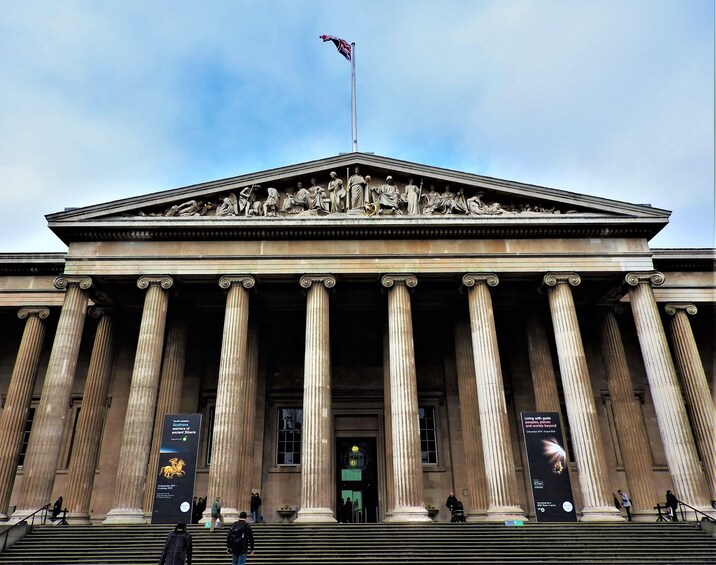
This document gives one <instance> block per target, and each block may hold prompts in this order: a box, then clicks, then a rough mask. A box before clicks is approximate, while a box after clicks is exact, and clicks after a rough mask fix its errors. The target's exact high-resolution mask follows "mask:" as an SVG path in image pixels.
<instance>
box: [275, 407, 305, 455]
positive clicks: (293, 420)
mask: <svg viewBox="0 0 716 565" xmlns="http://www.w3.org/2000/svg"><path fill="white" fill-rule="evenodd" d="M302 427H303V409H302V408H279V409H278V425H277V427H276V430H277V434H276V465H300V464H301V428H302Z"/></svg>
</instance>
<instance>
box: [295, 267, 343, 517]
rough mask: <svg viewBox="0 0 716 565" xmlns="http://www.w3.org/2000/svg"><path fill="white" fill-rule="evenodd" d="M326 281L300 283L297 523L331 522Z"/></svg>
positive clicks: (303, 280) (329, 279) (328, 277)
mask: <svg viewBox="0 0 716 565" xmlns="http://www.w3.org/2000/svg"><path fill="white" fill-rule="evenodd" d="M335 284H336V279H335V278H334V277H332V276H331V275H311V276H303V277H301V286H302V287H303V288H305V289H307V292H308V297H307V304H306V357H305V361H304V371H303V432H302V435H301V440H302V443H301V508H300V510H299V511H298V514H297V516H296V521H297V522H335V521H336V519H335V517H334V515H333V510H332V509H331V501H332V500H333V488H332V487H333V473H332V471H331V469H332V468H333V449H331V446H332V435H331V434H332V431H333V411H332V410H331V347H330V329H329V310H328V309H329V299H328V290H327V289H328V288H332V287H333V286H335Z"/></svg>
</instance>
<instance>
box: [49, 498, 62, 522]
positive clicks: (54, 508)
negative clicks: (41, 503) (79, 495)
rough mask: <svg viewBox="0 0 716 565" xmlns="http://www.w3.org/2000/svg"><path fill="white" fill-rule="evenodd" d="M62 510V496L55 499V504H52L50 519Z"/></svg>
mask: <svg viewBox="0 0 716 565" xmlns="http://www.w3.org/2000/svg"><path fill="white" fill-rule="evenodd" d="M61 512H62V497H60V498H58V499H57V500H55V504H54V505H53V506H52V518H50V520H52V521H55V520H56V519H57V517H58V516H59V515H60V513H61Z"/></svg>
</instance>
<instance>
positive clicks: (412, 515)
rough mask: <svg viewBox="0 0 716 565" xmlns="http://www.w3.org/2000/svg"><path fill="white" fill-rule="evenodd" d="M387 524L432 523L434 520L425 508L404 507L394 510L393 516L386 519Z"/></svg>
mask: <svg viewBox="0 0 716 565" xmlns="http://www.w3.org/2000/svg"><path fill="white" fill-rule="evenodd" d="M384 521H385V522H391V523H405V522H432V521H433V520H432V518H430V516H429V515H428V511H427V510H426V508H425V507H424V506H403V507H402V508H401V507H398V508H395V509H393V514H392V516H390V517H389V518H387V517H386V519H385V520H384Z"/></svg>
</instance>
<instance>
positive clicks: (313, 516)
mask: <svg viewBox="0 0 716 565" xmlns="http://www.w3.org/2000/svg"><path fill="white" fill-rule="evenodd" d="M336 522H337V520H336V518H335V516H334V515H333V510H331V509H330V508H301V509H300V510H299V511H298V513H297V514H296V519H295V520H294V523H296V524H335V523H336Z"/></svg>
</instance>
